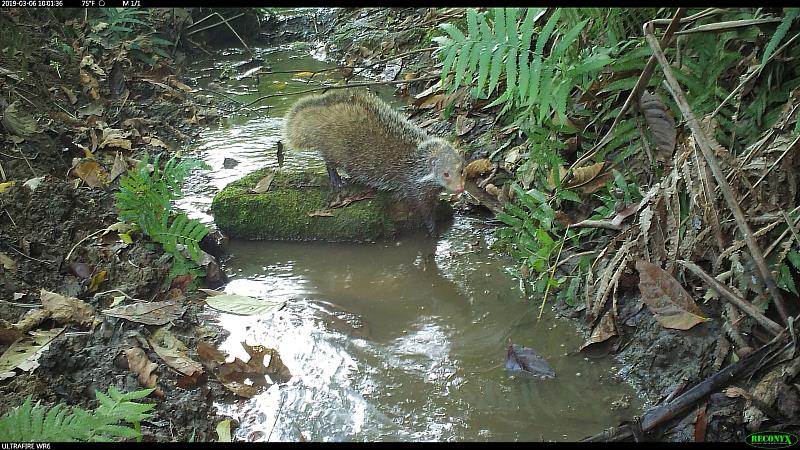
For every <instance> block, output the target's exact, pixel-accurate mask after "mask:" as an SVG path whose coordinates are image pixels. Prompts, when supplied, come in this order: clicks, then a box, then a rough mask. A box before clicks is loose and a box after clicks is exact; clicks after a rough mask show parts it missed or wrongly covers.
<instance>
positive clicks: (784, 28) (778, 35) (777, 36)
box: [761, 8, 800, 68]
mask: <svg viewBox="0 0 800 450" xmlns="http://www.w3.org/2000/svg"><path fill="white" fill-rule="evenodd" d="M798 14H800V8H786V15H785V16H784V17H783V20H782V21H781V23H780V25H778V28H776V29H775V33H774V34H773V35H772V37H771V38H770V40H769V43H768V44H767V48H765V49H764V54H763V55H761V67H762V68H763V67H764V66H765V65H766V64H767V60H768V59H769V57H770V56H772V52H774V51H775V49H776V48H778V44H780V43H781V41H782V40H783V38H784V37H786V33H788V32H789V27H791V26H792V22H794V19H795V18H797V16H798Z"/></svg>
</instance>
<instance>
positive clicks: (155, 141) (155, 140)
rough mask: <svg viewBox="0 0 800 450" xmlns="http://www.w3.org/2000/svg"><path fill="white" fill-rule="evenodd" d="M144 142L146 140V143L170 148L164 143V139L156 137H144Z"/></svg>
mask: <svg viewBox="0 0 800 450" xmlns="http://www.w3.org/2000/svg"><path fill="white" fill-rule="evenodd" d="M142 142H144V143H145V144H149V145H152V146H153V147H161V148H169V147H167V144H165V143H164V141H162V140H161V139H158V138H154V137H149V136H146V137H143V138H142Z"/></svg>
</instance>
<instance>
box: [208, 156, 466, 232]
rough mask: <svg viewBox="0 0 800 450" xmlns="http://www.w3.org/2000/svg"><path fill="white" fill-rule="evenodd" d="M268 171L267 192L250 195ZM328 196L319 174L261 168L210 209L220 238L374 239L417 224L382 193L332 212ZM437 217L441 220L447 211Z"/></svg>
mask: <svg viewBox="0 0 800 450" xmlns="http://www.w3.org/2000/svg"><path fill="white" fill-rule="evenodd" d="M270 173H274V178H273V180H272V184H271V185H270V189H269V191H268V192H265V193H263V194H255V193H252V192H250V190H251V189H252V188H253V187H255V185H256V184H257V183H258V182H259V180H261V179H262V178H264V177H265V176H267V175H268V174H270ZM356 190H357V189H356ZM329 196H330V186H329V183H328V178H327V176H326V175H324V174H321V173H318V172H314V171H306V172H285V171H280V170H279V171H273V170H271V169H261V170H257V171H255V172H253V173H251V174H249V175H247V176H245V177H244V178H242V179H240V180H238V181H235V182H233V183H231V184H229V185H228V186H226V187H225V188H224V189H223V190H222V191H220V192H219V193H218V194H217V195H216V196H215V197H214V200H213V202H212V204H211V211H212V213H213V214H214V219H215V221H216V223H217V226H218V227H219V229H220V231H221V232H222V233H223V234H225V235H228V236H231V237H236V238H244V239H272V240H321V241H329V242H336V241H351V242H361V241H374V240H376V239H379V238H383V237H389V236H393V235H394V234H396V233H397V232H398V231H399V230H403V229H410V228H416V227H419V225H420V223H419V220H417V219H416V218H414V217H413V215H409V214H408V211H407V209H405V211H404V208H402V206H403V205H402V203H403V202H398V201H396V200H394V199H392V198H391V196H390V195H389V194H386V193H378V194H377V195H376V196H375V198H372V199H369V200H362V201H357V202H354V203H351V204H350V205H348V206H346V207H344V208H336V209H331V210H329V209H328V208H327V202H328V198H329ZM398 205H399V206H401V208H400V210H398ZM317 211H329V212H331V213H332V214H333V217H309V215H308V214H309V213H312V212H317ZM442 213H444V215H445V216H446V215H447V213H448V211H446V210H445V211H442ZM449 214H450V215H452V210H449ZM437 216H440V214H437Z"/></svg>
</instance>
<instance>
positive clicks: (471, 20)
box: [467, 8, 478, 38]
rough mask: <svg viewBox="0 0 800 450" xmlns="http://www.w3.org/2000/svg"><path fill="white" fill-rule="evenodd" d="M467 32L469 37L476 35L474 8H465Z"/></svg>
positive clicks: (476, 25) (476, 17)
mask: <svg viewBox="0 0 800 450" xmlns="http://www.w3.org/2000/svg"><path fill="white" fill-rule="evenodd" d="M467 34H468V35H469V37H471V38H475V37H477V36H478V12H477V11H476V10H475V8H467Z"/></svg>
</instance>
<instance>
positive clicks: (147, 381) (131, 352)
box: [125, 347, 164, 397]
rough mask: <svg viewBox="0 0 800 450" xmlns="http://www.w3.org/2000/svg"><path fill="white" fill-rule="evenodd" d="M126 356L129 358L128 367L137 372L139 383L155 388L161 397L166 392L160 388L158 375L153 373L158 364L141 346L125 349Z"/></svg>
mask: <svg viewBox="0 0 800 450" xmlns="http://www.w3.org/2000/svg"><path fill="white" fill-rule="evenodd" d="M125 357H126V358H128V368H129V369H130V371H131V372H133V373H135V374H136V379H137V380H139V384H140V385H142V386H143V387H146V388H155V391H153V393H154V394H155V395H157V396H159V397H163V396H164V393H163V392H161V389H159V388H158V385H157V384H156V382H157V381H158V377H157V376H156V374H154V373H153V371H154V370H156V368H158V365H157V364H156V363H154V362H151V361H150V360H149V359H147V354H145V352H144V350H142V349H141V348H139V347H131V348H129V349H127V350H125Z"/></svg>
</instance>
